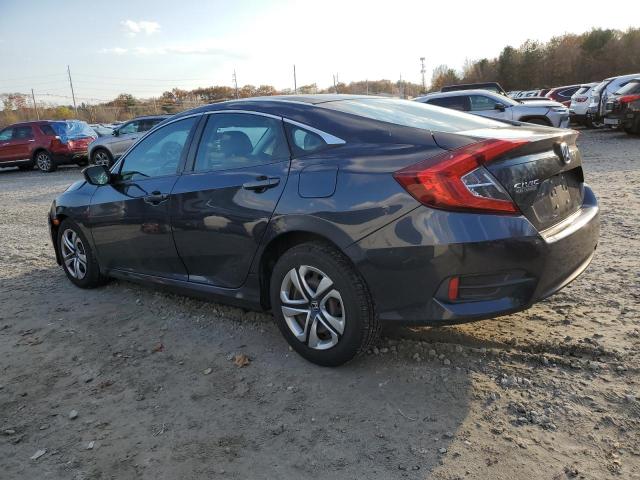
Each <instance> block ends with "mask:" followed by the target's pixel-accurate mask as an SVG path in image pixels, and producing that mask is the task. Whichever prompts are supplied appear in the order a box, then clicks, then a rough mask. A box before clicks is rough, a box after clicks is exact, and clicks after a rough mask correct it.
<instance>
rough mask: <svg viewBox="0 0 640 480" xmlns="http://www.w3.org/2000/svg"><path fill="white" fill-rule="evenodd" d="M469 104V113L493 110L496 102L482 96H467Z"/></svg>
mask: <svg viewBox="0 0 640 480" xmlns="http://www.w3.org/2000/svg"><path fill="white" fill-rule="evenodd" d="M469 102H470V105H471V111H472V112H473V111H481V110H495V108H496V105H497V104H498V102H496V101H495V100H494V99H493V98H489V97H485V96H484V95H469Z"/></svg>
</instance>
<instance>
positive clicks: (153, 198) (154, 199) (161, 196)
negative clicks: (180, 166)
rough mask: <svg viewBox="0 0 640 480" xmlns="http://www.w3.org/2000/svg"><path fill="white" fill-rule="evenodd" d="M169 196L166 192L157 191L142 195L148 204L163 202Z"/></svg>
mask: <svg viewBox="0 0 640 480" xmlns="http://www.w3.org/2000/svg"><path fill="white" fill-rule="evenodd" d="M168 198H169V195H167V194H166V193H161V192H158V191H155V192H151V195H147V196H146V197H144V201H145V203H148V204H149V205H154V206H155V205H160V204H161V203H162V202H165V201H166V200H167V199H168Z"/></svg>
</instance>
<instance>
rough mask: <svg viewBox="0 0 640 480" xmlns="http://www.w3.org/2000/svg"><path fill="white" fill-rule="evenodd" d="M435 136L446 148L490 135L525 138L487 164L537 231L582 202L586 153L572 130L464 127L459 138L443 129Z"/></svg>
mask: <svg viewBox="0 0 640 480" xmlns="http://www.w3.org/2000/svg"><path fill="white" fill-rule="evenodd" d="M433 135H434V138H435V140H436V142H437V143H438V144H439V145H440V146H441V147H443V148H447V149H452V148H458V147H460V146H462V145H465V144H470V143H475V142H478V141H481V140H483V139H487V138H497V139H504V140H513V139H526V140H527V141H528V143H526V144H525V145H523V146H521V147H519V148H518V149H516V150H514V151H512V152H509V153H507V154H506V155H504V156H503V157H501V158H499V159H497V160H494V161H492V162H491V163H489V164H487V165H486V166H485V167H486V168H487V170H489V172H491V174H492V175H493V176H494V177H495V178H496V179H497V180H498V182H500V184H501V185H502V186H503V187H504V189H505V190H506V191H507V192H508V193H509V195H510V196H511V198H512V199H513V201H514V202H515V203H516V205H517V206H518V208H519V209H520V211H521V212H522V214H523V215H524V216H526V217H527V219H528V220H529V221H530V222H531V223H532V224H533V225H534V226H535V227H536V228H537V229H538V230H544V229H545V228H548V227H551V226H552V225H555V224H556V223H558V222H560V221H562V220H563V219H565V218H566V217H568V216H569V215H571V214H572V213H574V212H576V211H577V210H579V209H580V207H581V205H582V203H583V197H584V176H583V172H582V157H581V155H580V151H579V150H578V148H577V146H576V138H577V136H578V133H577V132H575V131H573V130H559V129H551V128H546V127H530V126H513V127H505V128H492V129H482V130H473V131H466V132H460V134H459V135H456V136H457V137H458V138H457V139H454V138H453V135H450V134H441V133H439V132H433ZM460 135H462V137H460Z"/></svg>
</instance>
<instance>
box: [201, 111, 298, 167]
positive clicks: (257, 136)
mask: <svg viewBox="0 0 640 480" xmlns="http://www.w3.org/2000/svg"><path fill="white" fill-rule="evenodd" d="M288 159H289V148H288V146H287V141H286V139H285V136H284V132H283V129H282V122H281V121H280V120H276V119H273V118H268V117H263V116H261V115H252V114H244V113H218V114H212V115H209V118H208V119H207V124H206V126H205V128H204V131H203V132H202V139H201V140H200V144H199V146H198V153H197V154H196V161H195V166H194V170H195V171H196V172H207V171H214V170H229V169H234V168H244V167H251V166H255V165H264V164H267V163H274V162H279V161H281V160H288Z"/></svg>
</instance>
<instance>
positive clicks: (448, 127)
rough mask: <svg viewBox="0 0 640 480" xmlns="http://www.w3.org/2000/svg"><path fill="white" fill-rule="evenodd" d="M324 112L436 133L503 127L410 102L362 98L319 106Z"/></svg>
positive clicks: (479, 118)
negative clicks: (345, 114) (336, 112)
mask: <svg viewBox="0 0 640 480" xmlns="http://www.w3.org/2000/svg"><path fill="white" fill-rule="evenodd" d="M320 106H322V107H324V108H330V109H332V110H338V111H340V112H345V113H351V114H353V115H358V116H360V117H366V118H371V119H373V120H378V121H380V122H387V123H394V124H396V125H402V126H404V127H413V128H421V129H423V130H432V131H438V132H460V131H464V130H474V129H477V128H492V127H504V123H501V122H498V121H495V120H489V119H487V118H483V117H478V116H475V115H470V114H467V113H462V112H457V111H455V110H451V109H448V108H442V107H436V106H434V105H426V104H424V103H420V102H414V101H410V100H399V99H388V98H362V99H360V98H359V99H352V100H338V101H334V102H326V103H322V104H320Z"/></svg>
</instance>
